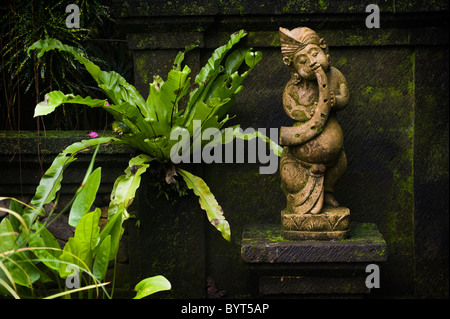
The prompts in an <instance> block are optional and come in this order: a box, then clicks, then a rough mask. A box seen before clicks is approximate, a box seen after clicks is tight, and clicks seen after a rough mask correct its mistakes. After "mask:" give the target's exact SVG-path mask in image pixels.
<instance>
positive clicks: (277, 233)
mask: <svg viewBox="0 0 450 319" xmlns="http://www.w3.org/2000/svg"><path fill="white" fill-rule="evenodd" d="M241 257H242V259H243V261H244V262H246V263H250V264H255V263H259V264H261V263H262V264H264V263H268V264H274V263H288V264H289V263H354V262H361V263H364V262H373V263H376V262H383V261H386V260H387V251H386V242H385V240H384V238H383V236H382V235H381V233H380V232H379V231H378V228H377V226H376V225H375V224H371V223H351V224H350V235H349V238H348V239H343V240H335V241H313V240H309V241H292V240H286V239H284V238H283V237H281V226H280V225H255V226H251V227H249V228H247V229H246V230H244V233H243V238H242V246H241Z"/></svg>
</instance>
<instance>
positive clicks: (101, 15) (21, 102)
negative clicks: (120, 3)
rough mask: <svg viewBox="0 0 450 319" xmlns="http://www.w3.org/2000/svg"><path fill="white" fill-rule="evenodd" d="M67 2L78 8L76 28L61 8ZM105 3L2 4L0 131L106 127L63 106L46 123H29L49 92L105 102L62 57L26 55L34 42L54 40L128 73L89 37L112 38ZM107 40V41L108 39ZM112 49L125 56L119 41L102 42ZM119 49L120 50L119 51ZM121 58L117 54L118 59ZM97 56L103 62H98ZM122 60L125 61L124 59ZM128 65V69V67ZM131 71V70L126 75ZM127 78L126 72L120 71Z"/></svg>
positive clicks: (19, 0) (94, 116) (12, 0)
mask: <svg viewBox="0 0 450 319" xmlns="http://www.w3.org/2000/svg"><path fill="white" fill-rule="evenodd" d="M69 3H74V4H77V5H78V6H79V8H80V28H78V29H68V28H67V27H66V17H67V16H68V13H66V11H65V9H66V6H67V5H68V4H69ZM105 3H107V1H101V0H100V1H99V0H74V1H71V2H67V1H60V0H48V1H39V0H7V1H2V4H1V5H0V13H1V16H0V31H1V32H0V58H1V65H0V71H1V72H0V83H1V85H0V86H1V90H2V94H1V96H2V98H1V99H0V104H1V108H0V109H1V112H0V123H1V125H0V127H2V128H3V127H4V128H5V129H10V130H21V129H28V130H30V129H31V130H35V129H37V130H38V131H39V130H40V129H42V128H45V127H46V128H47V129H66V130H73V129H81V128H82V129H87V128H89V127H93V126H96V125H98V127H95V128H99V127H101V123H102V122H104V123H106V120H105V119H104V116H103V117H101V116H99V114H98V113H97V112H95V111H94V110H90V111H88V114H89V116H88V115H87V113H86V112H87V110H86V109H82V108H76V107H65V108H61V109H60V110H58V112H55V114H54V115H53V116H52V117H51V118H49V119H48V121H45V123H44V121H43V120H42V119H41V121H36V122H35V123H33V122H32V121H31V120H32V119H31V116H28V115H31V114H32V112H33V109H32V108H31V107H30V106H31V105H33V102H35V103H37V102H38V101H39V100H40V99H41V98H42V97H43V96H44V94H45V93H48V92H49V91H51V90H55V89H57V90H63V91H69V92H76V93H78V94H89V95H91V96H97V97H99V98H103V97H104V95H102V92H100V91H99V90H98V89H97V88H96V86H95V82H93V81H92V80H91V79H90V78H89V77H85V76H83V73H82V72H73V68H69V67H67V66H68V65H70V64H72V65H73V66H74V67H76V68H77V69H80V66H79V65H76V64H74V62H73V61H72V60H71V59H69V57H68V56H67V55H66V54H54V53H49V54H48V55H46V56H45V57H43V58H42V59H40V60H39V61H38V60H37V59H36V57H35V56H29V55H27V50H28V48H29V47H30V46H31V45H32V44H33V43H34V42H35V41H37V40H39V39H42V38H46V37H52V38H56V39H59V40H60V41H63V42H64V43H67V44H69V45H71V46H74V47H76V48H78V49H80V50H83V51H87V52H90V51H91V50H92V51H93V52H95V54H96V56H97V60H96V61H97V63H101V64H102V65H103V66H106V64H105V63H103V62H102V59H104V60H107V61H108V62H109V63H108V64H107V65H108V66H111V67H114V68H119V69H117V70H121V71H127V69H126V68H125V67H122V66H121V65H120V64H119V65H117V64H118V63H117V61H120V60H117V59H115V61H116V62H115V63H111V62H110V60H111V58H112V55H111V54H107V53H106V54H105V52H107V51H106V50H104V48H103V47H104V45H103V42H105V41H103V42H100V41H96V42H93V41H92V39H93V38H98V37H100V36H101V37H102V38H110V37H111V36H112V34H111V32H110V31H109V30H111V29H112V28H111V26H110V24H111V23H110V21H109V19H108V7H106V6H105V5H104V4H105ZM109 40H111V39H109ZM106 42H108V45H109V46H110V47H111V46H113V47H114V49H115V50H114V53H119V52H125V51H124V49H123V48H122V47H120V43H121V42H114V41H106ZM118 47H120V49H118ZM118 57H119V56H118ZM99 58H101V59H99ZM123 61H127V59H124V60H123ZM127 67H129V66H127ZM127 72H129V70H128V71H127ZM122 74H126V73H122Z"/></svg>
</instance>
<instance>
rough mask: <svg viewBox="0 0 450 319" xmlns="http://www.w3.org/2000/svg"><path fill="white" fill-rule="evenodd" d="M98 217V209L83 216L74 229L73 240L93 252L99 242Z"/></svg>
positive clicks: (99, 211) (99, 212)
mask: <svg viewBox="0 0 450 319" xmlns="http://www.w3.org/2000/svg"><path fill="white" fill-rule="evenodd" d="M100 215H101V210H100V208H96V209H95V211H93V212H91V213H88V214H86V215H84V216H83V217H82V218H81V219H80V221H79V222H78V225H77V227H76V228H75V235H74V238H75V239H77V240H79V241H80V243H82V244H83V245H86V247H87V248H88V249H89V250H91V251H92V250H94V248H95V247H96V246H97V244H98V243H99V240H100V237H99V235H100V233H99V231H100V227H99V225H98V222H99V220H100Z"/></svg>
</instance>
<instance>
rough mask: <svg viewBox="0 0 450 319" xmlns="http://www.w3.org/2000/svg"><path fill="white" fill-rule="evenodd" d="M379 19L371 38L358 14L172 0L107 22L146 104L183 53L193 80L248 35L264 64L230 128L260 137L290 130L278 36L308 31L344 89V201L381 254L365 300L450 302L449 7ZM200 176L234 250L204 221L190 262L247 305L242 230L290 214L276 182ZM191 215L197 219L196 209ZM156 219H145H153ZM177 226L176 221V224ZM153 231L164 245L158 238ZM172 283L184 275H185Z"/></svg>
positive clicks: (236, 174)
mask: <svg viewBox="0 0 450 319" xmlns="http://www.w3.org/2000/svg"><path fill="white" fill-rule="evenodd" d="M378 5H379V7H380V11H381V16H380V22H381V27H380V28H379V29H368V28H367V27H366V25H365V19H366V17H367V15H368V13H366V12H365V5H364V4H361V3H360V2H358V1H353V0H346V1H327V0H323V1H294V0H290V1H289V0H284V1H234V0H216V1H213V0H197V1H181V0H180V1H171V2H166V3H165V4H164V5H161V4H160V3H159V2H158V1H141V0H128V1H114V5H113V15H114V16H115V17H116V18H117V25H118V27H119V28H120V30H122V32H126V33H127V34H128V43H129V47H130V49H131V50H132V51H133V54H134V71H135V84H136V86H137V87H138V88H139V89H141V90H143V91H144V92H146V91H147V90H148V82H149V81H152V75H153V74H154V73H157V74H159V75H161V76H163V78H164V77H165V76H166V74H167V72H168V71H169V70H170V68H171V62H172V61H173V58H174V57H175V55H176V53H177V52H178V51H179V50H182V49H183V48H184V46H186V45H189V44H197V45H198V46H199V49H198V50H195V51H192V52H190V53H189V54H187V60H186V63H187V64H188V65H189V66H190V67H191V68H192V75H193V76H195V74H197V72H198V70H199V68H200V66H202V65H203V64H204V63H205V62H206V60H207V58H208V57H209V55H210V54H211V52H212V50H213V49H215V48H216V47H218V46H219V45H222V44H224V43H225V42H226V41H227V38H228V36H229V34H231V33H232V32H234V31H236V30H239V29H241V28H244V29H246V30H247V31H248V33H249V34H248V37H247V38H246V39H245V41H244V43H243V45H245V46H249V47H254V48H255V49H256V50H260V51H262V52H263V60H262V61H261V63H260V64H259V65H258V66H257V67H256V68H255V70H254V71H253V72H252V74H251V75H250V76H249V77H248V78H247V79H246V80H245V82H244V90H243V91H242V93H240V95H239V96H238V99H237V104H236V105H235V107H234V108H233V109H232V112H233V113H234V114H235V115H236V117H235V118H234V119H233V120H232V121H230V122H229V123H230V125H231V124H238V123H240V124H241V126H242V127H243V128H247V127H253V128H255V129H256V128H272V127H276V128H279V127H280V126H282V125H289V124H290V120H289V119H288V118H287V116H286V115H285V114H284V112H283V109H282V98H281V96H282V91H283V89H284V85H285V83H286V82H287V81H288V79H289V76H290V75H289V71H288V70H287V68H286V67H285V66H284V65H283V63H282V58H281V53H280V42H279V36H278V28H279V27H280V26H282V27H285V28H289V29H291V28H295V27H298V26H307V27H310V28H312V29H314V30H315V31H316V32H317V33H318V34H319V35H320V36H321V37H323V38H324V39H325V40H326V41H327V43H328V44H329V45H330V54H331V58H332V63H333V65H334V66H335V67H337V68H338V69H340V70H341V71H342V73H343V74H344V75H345V76H346V78H347V81H348V84H349V87H350V92H351V101H350V103H349V105H348V106H347V108H346V109H345V110H344V111H342V112H340V113H338V119H339V121H340V123H341V126H342V128H343V131H344V138H345V149H346V153H347V157H348V169H347V171H346V173H345V175H344V177H343V178H342V180H341V181H340V182H339V184H338V185H337V197H338V200H340V202H341V203H342V204H343V205H345V206H347V207H349V208H350V209H351V216H352V220H353V221H357V222H371V223H376V224H377V226H378V228H379V230H380V231H381V233H382V234H383V236H384V238H385V240H386V242H387V245H388V256H389V257H388V261H387V262H386V263H384V264H383V266H382V279H381V280H382V282H381V288H380V289H376V290H375V291H374V292H373V295H374V296H377V295H378V296H397V297H411V296H414V297H446V296H447V297H448V97H449V96H448V29H447V26H448V22H446V21H447V16H448V3H447V2H446V1H433V2H431V3H425V2H422V1H404V2H401V3H398V1H382V2H380V3H378ZM199 171H201V172H202V176H203V178H204V179H205V181H206V182H207V183H208V185H209V186H210V188H211V190H212V191H213V193H214V194H215V196H216V198H217V199H218V201H219V203H220V204H221V205H222V207H223V210H224V212H225V215H226V218H227V219H228V220H229V222H230V225H231V231H232V240H231V243H228V242H226V241H224V240H223V239H222V238H221V237H220V234H218V232H217V231H215V230H214V229H213V228H212V227H211V226H210V225H208V223H207V221H206V222H204V223H202V224H201V225H200V226H199V227H198V229H197V231H198V232H200V233H197V234H187V233H186V234H185V236H187V237H186V238H191V237H190V236H195V237H196V238H198V240H199V242H198V243H197V244H195V243H192V245H191V248H190V249H191V252H190V253H193V252H194V251H195V254H197V253H198V252H197V251H196V250H203V252H202V255H203V256H204V257H203V259H202V262H204V264H203V265H202V266H201V267H199V268H198V270H199V272H200V273H202V276H203V277H206V276H211V277H212V278H213V279H214V281H215V283H216V286H217V287H218V288H219V289H223V290H226V291H227V293H228V296H230V297H242V296H248V295H249V294H250V293H251V292H250V280H249V278H248V275H249V274H248V270H247V268H246V267H245V264H243V262H242V261H241V260H240V247H241V245H240V242H241V235H242V231H243V228H244V226H245V225H247V224H256V223H261V222H263V223H279V220H280V217H279V216H280V211H281V209H282V208H283V206H284V205H285V198H284V195H283V193H282V191H281V188H280V178H279V175H278V173H276V174H274V175H260V174H259V173H258V166H257V165H255V164H212V165H203V166H201V168H199ZM143 196H145V195H143ZM189 207H191V206H189ZM191 209H192V210H194V211H196V213H195V214H203V213H202V211H201V210H200V209H198V208H196V207H195V205H194V206H192V208H191ZM161 210H164V208H163V206H158V207H154V208H151V209H150V208H149V212H148V213H152V214H155V213H156V214H157V213H158V211H161ZM150 211H151V212H150ZM195 214H194V215H195ZM183 215H184V214H183V213H182V211H179V215H177V218H178V217H179V218H183ZM203 220H204V221H205V219H204V218H203ZM186 222H187V223H189V222H188V221H186ZM201 227H204V228H202V229H201V230H200V228H201ZM148 231H149V232H154V231H158V225H153V226H152V227H150V228H149V230H148ZM141 236H142V238H144V237H145V234H142V235H141ZM176 236H177V234H170V235H168V237H167V238H168V239H167V240H168V241H170V240H172V239H173V240H174V238H176ZM160 248H161V250H162V251H164V250H166V249H175V248H174V247H173V246H171V245H168V246H167V247H160ZM185 248H186V247H185ZM175 250H176V249H175ZM174 253H178V252H174ZM180 253H187V252H183V251H181V252H180ZM140 254H141V255H142V254H145V251H141V252H140ZM152 254H155V252H154V251H153V252H152ZM148 262H149V263H151V262H152V261H151V260H148ZM145 269H146V271H150V272H151V270H150V269H149V268H148V267H147V268H145ZM172 270H173V268H172ZM172 270H171V271H172ZM190 270H192V269H190ZM158 271H160V272H163V271H164V268H160V269H158ZM173 271H175V272H186V273H188V272H187V270H186V267H182V266H180V267H179V268H177V269H176V270H173ZM200 277H201V276H200ZM193 280H200V279H199V278H198V276H197V277H195V278H194V277H191V276H188V278H187V281H188V282H189V284H190V285H191V286H192V285H193V282H192V281H193ZM177 284H178V283H177V282H174V283H173V286H174V287H176V285H177ZM180 285H186V284H183V283H180ZM196 285H198V283H196ZM200 286H201V285H200ZM174 289H176V288H174ZM204 293H205V291H197V292H196V293H195V294H194V295H195V296H198V295H202V294H204ZM189 296H190V295H189ZM187 297H188V296H187Z"/></svg>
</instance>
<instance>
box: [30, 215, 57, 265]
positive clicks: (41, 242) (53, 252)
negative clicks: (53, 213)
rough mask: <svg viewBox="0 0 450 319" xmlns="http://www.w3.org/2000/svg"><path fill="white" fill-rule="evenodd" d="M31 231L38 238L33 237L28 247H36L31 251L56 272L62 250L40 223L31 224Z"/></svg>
mask: <svg viewBox="0 0 450 319" xmlns="http://www.w3.org/2000/svg"><path fill="white" fill-rule="evenodd" d="M33 229H34V230H35V231H36V234H38V236H35V237H33V239H32V240H31V241H30V243H29V246H30V247H36V248H37V249H33V253H34V254H35V255H36V256H37V257H38V258H39V259H40V260H41V261H42V262H43V263H44V264H45V265H46V266H47V267H49V268H50V269H53V270H58V269H59V268H60V264H59V256H61V253H62V250H61V248H60V247H59V244H58V241H57V240H56V238H55V237H54V236H53V234H52V233H50V231H48V229H47V228H45V227H44V226H43V225H42V224H41V223H39V222H38V221H36V222H35V223H34V224H33Z"/></svg>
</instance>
